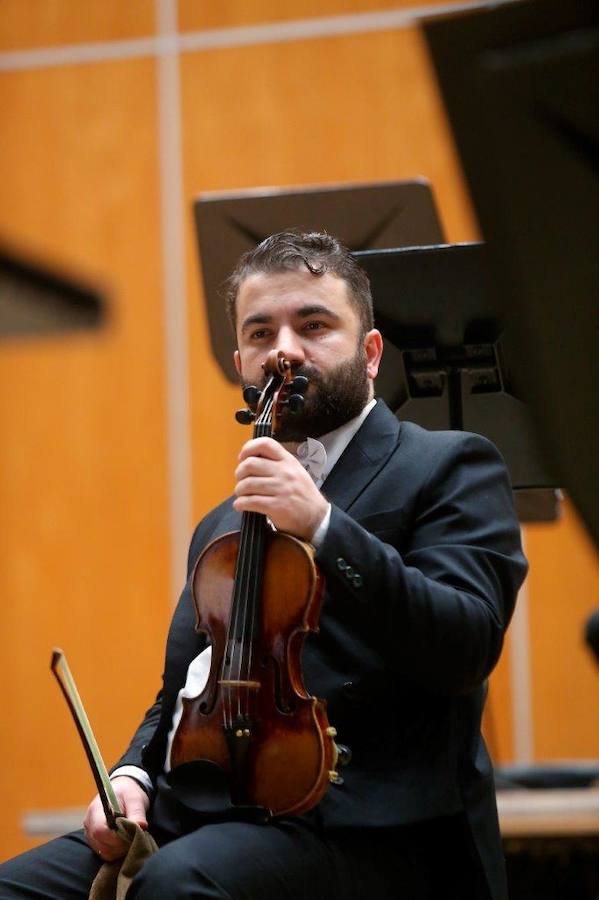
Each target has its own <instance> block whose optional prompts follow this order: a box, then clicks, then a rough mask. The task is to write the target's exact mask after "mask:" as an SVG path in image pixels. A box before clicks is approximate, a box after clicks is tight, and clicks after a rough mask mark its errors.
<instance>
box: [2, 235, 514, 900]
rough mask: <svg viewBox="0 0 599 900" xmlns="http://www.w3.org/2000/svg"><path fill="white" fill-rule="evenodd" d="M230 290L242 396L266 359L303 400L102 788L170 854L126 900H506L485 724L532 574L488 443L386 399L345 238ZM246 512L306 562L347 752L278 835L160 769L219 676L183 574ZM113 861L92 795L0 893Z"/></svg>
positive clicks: (251, 472)
mask: <svg viewBox="0 0 599 900" xmlns="http://www.w3.org/2000/svg"><path fill="white" fill-rule="evenodd" d="M229 287H230V291H229V301H228V302H229V313H230V316H231V320H232V322H233V325H234V328H235V332H236V336H237V347H238V349H237V350H236V352H235V365H236V368H237V371H238V372H239V375H240V378H241V380H242V382H243V383H245V384H254V385H259V386H260V385H262V384H263V383H264V372H263V369H262V365H263V363H264V362H265V359H266V357H267V356H268V354H269V353H270V352H271V351H272V350H273V349H275V350H281V351H283V353H284V355H285V357H286V358H287V359H288V360H289V362H290V363H291V366H292V369H293V371H294V373H295V374H303V375H306V376H307V377H308V379H309V386H308V388H307V391H306V394H305V403H304V407H303V410H302V411H301V412H300V413H298V414H297V415H294V416H291V415H284V416H283V420H282V426H281V429H280V430H279V432H278V433H277V440H273V439H272V438H266V437H260V438H256V439H252V440H249V441H248V442H247V443H246V444H245V445H244V446H243V448H242V450H241V453H240V455H239V463H238V466H237V469H236V471H235V478H236V487H235V495H234V497H232V498H230V499H228V500H226V501H225V502H224V503H222V504H221V505H220V506H219V507H217V508H216V509H215V510H213V511H212V512H211V513H209V514H208V515H207V516H206V517H205V518H204V519H203V520H202V522H201V523H200V524H199V525H198V527H197V529H196V531H195V533H194V535H193V539H192V542H191V548H190V552H189V569H188V583H187V585H186V587H185V589H184V591H183V594H182V597H181V600H180V602H179V605H178V608H177V610H176V612H175V615H174V618H173V622H172V625H171V629H170V633H169V638H168V642H167V648H166V664H165V671H164V680H163V689H162V691H161V692H160V693H159V695H158V698H157V700H156V702H155V703H154V705H153V706H152V707H151V708H150V709H149V710H148V712H147V714H146V716H145V718H144V720H143V722H142V724H141V726H140V728H139V729H138V731H137V732H136V734H135V735H134V737H133V740H132V742H131V744H130V746H129V749H128V750H127V751H126V753H125V754H124V756H123V757H122V759H121V760H120V761H119V763H118V765H117V767H116V768H115V769H114V770H113V773H112V776H111V777H112V780H113V784H114V788H115V791H116V793H117V795H118V797H119V799H120V802H121V804H122V808H123V809H124V812H125V813H126V814H127V816H128V817H129V818H130V819H133V820H134V821H137V822H138V823H140V824H142V826H143V827H146V826H148V824H149V828H150V830H151V831H152V832H153V833H154V834H155V835H156V837H157V839H158V843H159V844H160V850H159V851H158V852H157V853H156V854H155V855H154V856H153V857H152V858H151V859H150V860H149V861H148V862H147V863H146V864H145V866H144V867H143V869H142V870H141V872H140V873H139V874H138V875H137V876H136V877H135V879H134V880H133V882H132V884H131V887H130V889H129V892H128V894H127V897H128V898H139V900H146V898H166V897H168V898H191V897H195V898H229V900H250V898H251V900H270V898H273V900H274V898H280V900H304V898H305V897H306V896H310V897H311V898H313V900H325V898H326V900H372V898H377V900H387V898H389V900H390V898H394V900H395V898H398V897H405V898H406V900H420V898H436V897H439V896H445V895H449V896H455V897H460V898H461V900H479V898H484V897H492V898H493V900H501V898H504V897H505V896H506V888H505V877H504V871H503V859H502V853H501V842H500V836H499V829H498V825H497V813H496V808H495V799H494V790H493V776H492V770H491V765H490V762H489V758H488V756H487V753H486V750H485V747H484V743H483V740H482V738H481V735H480V720H481V713H482V708H483V703H484V697H485V685H486V679H487V677H488V675H489V673H490V672H491V670H492V669H493V667H494V665H495V664H496V662H497V659H498V657H499V654H500V651H501V647H502V642H503V636H504V633H505V629H506V628H507V625H508V623H509V620H510V617H511V614H512V611H513V607H514V602H515V597H516V593H517V590H518V587H519V585H520V584H521V582H522V580H523V578H524V575H525V572H526V562H525V560H524V557H523V555H522V551H521V546H520V535H519V528H518V524H517V521H516V518H515V515H514V510H513V504H512V496H511V490H510V486H509V482H508V478H507V474H506V471H505V467H504V465H503V462H502V460H501V458H500V456H499V454H498V452H497V450H496V449H495V448H494V447H493V446H492V445H491V444H490V443H489V442H488V441H487V440H485V439H484V438H482V437H480V436H477V435H471V434H464V433H459V432H428V431H425V430H424V429H422V428H419V427H418V426H416V425H413V424H411V423H408V422H400V421H398V420H397V418H396V417H395V416H394V415H393V414H392V413H391V412H390V411H389V410H388V409H387V407H386V406H385V405H384V404H383V403H382V402H381V401H376V400H375V399H374V380H375V378H376V375H377V372H378V367H379V363H380V359H381V354H382V349H383V347H382V338H381V335H380V333H379V332H378V331H377V330H376V329H375V328H374V327H373V313H372V300H371V296H370V288H369V284H368V279H367V277H366V275H365V274H364V272H363V271H362V270H361V269H360V268H359V266H358V265H357V264H356V262H355V260H354V259H353V257H352V256H351V254H350V253H349V252H348V251H347V250H346V249H345V248H344V247H342V246H341V245H340V243H339V242H338V241H337V240H336V239H334V238H333V237H330V236H328V235H324V234H302V233H295V232H289V233H281V234H277V235H274V236H273V237H270V238H268V239H267V240H265V241H263V242H262V243H261V244H260V245H259V246H258V247H257V248H256V249H255V250H253V251H251V252H250V253H248V254H246V255H245V256H244V257H242V259H241V260H240V262H239V264H238V266H237V268H236V270H235V271H234V273H233V275H232V276H231V278H230V282H229ZM302 459H303V460H304V462H305V461H307V462H308V470H310V469H311V470H312V472H310V471H308V470H307V469H306V468H305V467H304V466H303V465H302V464H301V460H302ZM244 512H255V513H262V514H264V515H265V516H267V517H268V519H269V520H270V522H271V523H272V525H273V526H274V527H275V528H276V529H277V530H279V531H282V532H286V533H288V534H290V535H293V536H295V537H297V538H300V539H302V540H304V541H308V542H311V543H312V544H313V545H314V547H315V560H316V562H317V564H318V566H319V568H320V570H321V572H322V573H323V574H324V576H325V578H326V593H325V598H324V603H323V608H322V614H321V619H320V629H319V632H318V633H317V634H313V635H310V637H309V638H308V640H307V641H306V644H305V647H304V651H303V675H304V680H305V683H306V686H307V688H308V690H309V691H310V693H311V694H313V695H315V696H317V697H322V698H324V699H326V701H327V704H328V714H329V719H330V721H331V722H332V723H334V725H335V727H336V729H337V732H338V739H339V741H340V742H342V743H343V744H345V745H347V746H349V748H350V749H351V751H352V758H351V762H350V763H349V765H348V766H347V767H345V768H344V769H343V772H342V775H343V777H342V779H340V783H338V784H332V785H331V786H330V788H329V789H328V791H327V792H326V794H325V796H324V798H323V799H322V801H321V802H320V803H319V804H318V805H317V806H316V807H315V808H314V809H312V810H311V811H309V812H308V813H306V814H304V815H302V816H297V817H282V818H273V819H271V820H270V821H268V822H266V823H264V822H261V821H253V820H252V819H251V817H244V816H243V815H242V814H241V813H240V814H239V815H236V813H235V811H234V810H233V812H231V811H229V813H228V814H227V815H222V814H220V813H219V814H214V815H212V817H211V814H210V811H209V810H201V809H197V808H196V807H197V803H195V800H194V803H191V794H192V793H194V792H195V789H196V788H197V787H198V785H194V786H193V787H192V786H188V791H189V794H190V797H187V796H186V788H185V785H181V784H177V778H176V774H177V769H176V768H175V769H174V770H173V771H172V772H171V771H169V770H170V754H171V747H172V741H173V736H174V734H175V733H176V729H177V726H178V722H179V720H180V716H181V708H182V698H183V697H186V696H187V697H194V696H197V695H198V694H199V693H200V691H201V690H202V687H203V685H204V684H205V681H206V677H207V671H208V669H209V658H210V648H207V647H206V639H205V637H204V636H202V635H199V634H197V633H196V632H195V630H194V621H195V613H194V609H193V602H192V599H191V593H190V585H189V575H190V574H191V572H192V570H193V567H194V565H195V562H196V560H197V559H198V557H199V555H200V554H201V552H202V550H203V549H204V548H205V547H206V546H207V544H208V543H209V542H211V541H212V540H214V539H215V538H217V537H218V536H220V535H223V534H225V533H227V532H230V531H235V530H237V529H238V528H239V524H240V515H241V514H242V513H244ZM206 777H208V776H206ZM207 787H208V788H210V785H207ZM186 801H189V803H188V802H186ZM194 804H195V805H194ZM123 853H124V845H123V844H122V842H121V841H120V839H119V838H118V837H117V835H116V834H115V833H114V832H113V831H111V830H110V829H108V827H107V825H106V821H105V819H104V814H103V812H102V807H101V804H100V802H99V799H98V798H96V799H95V800H94V801H92V803H91V805H90V808H89V810H88V813H87V816H86V819H85V833H77V834H74V835H69V836H66V837H63V838H59V839H58V840H57V841H54V842H52V843H51V844H49V845H46V847H44V848H39V849H37V850H34V851H31V852H30V853H28V854H24V855H23V856H22V857H19V858H17V859H16V860H13V861H11V862H9V863H7V864H6V865H5V866H4V867H3V869H1V870H0V895H1V896H2V898H6V900H8V898H12V897H24V896H26V897H40V898H41V897H44V898H48V897H57V898H58V897H60V898H64V897H73V898H75V897H77V898H79V897H85V896H87V891H88V890H89V884H90V882H91V880H92V879H93V877H94V875H95V874H96V872H97V870H98V867H99V866H100V865H101V863H102V860H111V859H117V858H118V857H119V856H122V855H123ZM34 870H35V871H36V872H37V875H36V876H35V877H34V876H33V874H32V873H33V871H34Z"/></svg>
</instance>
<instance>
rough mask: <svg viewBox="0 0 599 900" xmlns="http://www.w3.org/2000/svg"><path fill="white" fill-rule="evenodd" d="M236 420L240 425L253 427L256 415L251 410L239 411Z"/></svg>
mask: <svg viewBox="0 0 599 900" xmlns="http://www.w3.org/2000/svg"><path fill="white" fill-rule="evenodd" d="M235 418H236V420H237V421H238V422H239V424H240V425H251V423H252V422H253V421H254V419H255V418H256V414H255V413H253V412H252V411H251V409H238V410H237V412H236V413H235Z"/></svg>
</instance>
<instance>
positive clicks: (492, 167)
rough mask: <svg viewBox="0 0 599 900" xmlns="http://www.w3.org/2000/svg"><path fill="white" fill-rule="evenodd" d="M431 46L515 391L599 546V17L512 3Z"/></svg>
mask: <svg viewBox="0 0 599 900" xmlns="http://www.w3.org/2000/svg"><path fill="white" fill-rule="evenodd" d="M425 35H426V39H427V41H428V44H429V47H430V49H431V52H432V56H433V61H434V65H435V68H436V70H437V75H438V78H439V82H440V87H441V91H442V94H443V98H444V100H445V105H446V107H447V111H448V113H449V118H450V121H451V124H452V127H453V130H454V134H455V137H456V141H457V145H458V149H459V151H460V155H461V157H462V161H463V164H464V169H465V173H466V177H467V179H468V182H469V185H470V188H471V192H472V198H473V202H474V205H475V208H476V211H477V214H478V217H479V220H480V223H481V227H482V231H483V234H484V236H485V240H486V241H487V244H488V248H489V258H490V265H491V266H492V271H493V281H494V283H495V285H496V286H497V291H498V296H500V298H501V303H502V304H503V306H504V308H505V310H506V312H509V313H510V315H511V322H512V335H513V339H514V345H515V346H516V345H517V347H518V352H517V354H514V360H513V376H514V381H515V382H517V384H518V386H519V389H520V391H521V393H522V395H523V396H527V397H529V398H530V400H531V410H532V413H533V415H534V416H535V420H536V422H537V424H538V427H539V432H540V434H541V436H542V438H543V448H544V451H545V452H546V454H547V455H548V456H549V455H551V457H552V459H553V460H554V462H553V468H555V469H556V470H557V471H558V474H559V480H560V482H561V483H562V485H563V486H564V487H566V488H567V489H568V490H569V492H570V493H571V495H572V498H573V500H574V502H575V504H576V506H577V507H578V509H579V511H580V512H581V514H582V517H583V519H584V520H585V522H586V524H587V526H588V528H589V531H590V533H591V535H592V536H593V537H594V539H595V541H596V543H598V544H599V452H598V450H597V447H598V445H599V404H598V398H597V394H598V392H597V384H598V383H599V365H598V354H597V343H598V338H599V332H598V316H597V297H598V295H599V290H598V288H599V252H598V251H599V246H598V235H599V178H598V177H597V171H598V163H599V116H598V115H597V113H598V111H599V6H598V5H597V3H596V0H576V2H575V3H568V2H563V0H534V2H520V3H506V4H499V5H497V6H494V7H492V8H487V9H486V10H484V11H481V10H474V11H468V12H465V13H463V14H459V15H456V16H452V17H447V18H439V19H433V20H430V21H429V22H427V23H426V25H425Z"/></svg>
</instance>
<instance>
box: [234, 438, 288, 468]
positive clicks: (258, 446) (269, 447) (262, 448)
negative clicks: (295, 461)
mask: <svg viewBox="0 0 599 900" xmlns="http://www.w3.org/2000/svg"><path fill="white" fill-rule="evenodd" d="M248 456H264V457H266V458H267V459H284V458H285V456H291V454H290V453H289V452H288V451H287V450H285V448H284V447H283V446H281V444H279V443H277V441H275V440H273V439H272V438H269V437H260V438H252V440H251V441H247V442H246V443H245V444H244V445H243V447H242V448H241V450H240V452H239V461H240V462H242V461H243V460H244V459H247V457H248Z"/></svg>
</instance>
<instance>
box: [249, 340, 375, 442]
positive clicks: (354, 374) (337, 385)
mask: <svg viewBox="0 0 599 900" xmlns="http://www.w3.org/2000/svg"><path fill="white" fill-rule="evenodd" d="M293 375H294V376H295V375H305V376H306V378H307V379H308V389H307V391H306V394H305V396H304V405H303V408H302V409H301V410H300V411H299V412H296V413H291V412H289V409H288V408H287V407H285V408H284V409H283V412H282V414H281V416H280V418H279V423H278V429H277V432H276V434H275V435H274V437H275V438H276V439H277V440H278V441H280V442H281V443H282V444H285V443H296V442H301V441H305V440H306V438H307V437H313V438H317V437H320V436H321V435H323V434H327V433H328V432H329V431H334V430H335V429H336V428H340V427H341V425H345V423H346V422H349V420H350V419H353V418H354V417H355V416H357V415H359V414H360V413H361V412H362V410H363V409H364V407H365V406H366V404H367V403H368V398H369V393H370V384H369V380H368V376H367V374H366V354H365V352H364V348H363V347H362V346H360V347H358V349H357V351H356V353H355V354H354V356H353V357H352V358H351V359H349V360H348V361H347V362H343V363H340V364H339V365H338V366H336V367H335V368H334V369H331V370H330V371H328V372H319V371H318V369H315V368H313V367H312V366H309V365H305V366H298V367H297V368H294V369H293ZM265 383H266V379H263V381H262V384H260V385H258V387H260V388H263V387H264V384H265ZM243 384H244V387H245V386H246V385H247V382H245V381H244V382H243Z"/></svg>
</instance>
